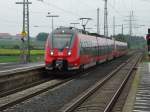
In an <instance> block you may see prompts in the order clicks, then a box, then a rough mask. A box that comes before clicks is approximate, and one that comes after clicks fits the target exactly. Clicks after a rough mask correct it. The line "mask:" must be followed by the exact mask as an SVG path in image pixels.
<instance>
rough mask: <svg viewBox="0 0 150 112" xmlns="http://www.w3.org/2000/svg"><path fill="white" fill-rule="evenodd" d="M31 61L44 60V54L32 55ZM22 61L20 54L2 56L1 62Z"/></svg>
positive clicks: (0, 57)
mask: <svg viewBox="0 0 150 112" xmlns="http://www.w3.org/2000/svg"><path fill="white" fill-rule="evenodd" d="M30 60H31V62H41V61H44V55H32V56H31V59H30ZM9 62H21V58H20V56H0V63H9Z"/></svg>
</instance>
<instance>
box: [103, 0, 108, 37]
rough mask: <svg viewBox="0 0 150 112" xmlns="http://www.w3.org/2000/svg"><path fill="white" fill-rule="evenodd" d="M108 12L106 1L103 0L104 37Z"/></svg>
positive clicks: (106, 34) (106, 33) (106, 30)
mask: <svg viewBox="0 0 150 112" xmlns="http://www.w3.org/2000/svg"><path fill="white" fill-rule="evenodd" d="M107 17H108V11H107V0H105V7H104V35H105V36H108V19H107Z"/></svg>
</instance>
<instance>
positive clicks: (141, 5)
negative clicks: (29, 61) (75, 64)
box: [0, 0, 150, 36]
mask: <svg viewBox="0 0 150 112" xmlns="http://www.w3.org/2000/svg"><path fill="white" fill-rule="evenodd" d="M20 1H23V0H1V1H0V14H1V16H0V33H6V32H8V33H11V34H17V33H20V32H21V31H22V5H16V4H15V2H20ZM29 1H31V2H32V5H30V32H31V36H36V35H37V34H38V33H39V32H50V31H51V19H50V18H47V17H46V16H47V12H51V14H55V15H59V16H60V17H59V18H55V20H54V25H55V27H57V26H70V23H71V22H80V21H79V18H80V17H90V18H92V19H93V20H91V21H89V23H88V25H87V27H88V28H92V29H90V30H91V31H92V32H94V31H96V26H95V25H96V17H97V16H96V9H97V8H100V25H101V34H103V18H104V16H103V15H104V13H103V12H104V1H103V0H43V2H41V1H38V0H29ZM132 10H133V12H134V20H135V21H134V22H133V24H134V26H135V27H137V26H139V25H145V26H142V27H140V28H134V29H133V33H134V35H145V34H146V33H147V29H148V27H150V1H149V0H108V23H109V35H112V31H113V30H112V23H113V16H115V18H116V25H121V24H124V33H125V34H128V33H129V28H128V27H129V25H128V24H129V22H128V21H127V20H128V19H129V17H128V16H129V14H130V11H132ZM34 26H39V27H34ZM77 27H78V28H81V25H78V26H77ZM117 33H121V27H119V26H118V27H116V34H117Z"/></svg>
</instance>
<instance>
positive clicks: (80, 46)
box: [45, 27, 127, 71]
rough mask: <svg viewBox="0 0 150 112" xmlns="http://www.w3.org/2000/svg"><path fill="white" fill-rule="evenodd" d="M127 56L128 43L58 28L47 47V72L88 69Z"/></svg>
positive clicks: (76, 30) (51, 35)
mask: <svg viewBox="0 0 150 112" xmlns="http://www.w3.org/2000/svg"><path fill="white" fill-rule="evenodd" d="M126 53H127V43H124V42H120V41H114V40H112V39H110V38H106V37H104V36H101V35H98V34H94V33H88V32H86V31H84V30H79V29H76V28H72V27H61V28H57V29H55V30H54V31H53V32H52V33H51V34H50V35H49V36H48V39H47V42H46V47H45V65H46V69H47V70H50V71H53V70H58V71H71V70H77V69H78V70H80V69H86V68H89V67H91V66H94V65H96V64H98V63H101V62H104V61H107V60H111V59H113V58H116V57H119V56H122V55H125V54H126Z"/></svg>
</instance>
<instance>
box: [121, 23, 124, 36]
mask: <svg viewBox="0 0 150 112" xmlns="http://www.w3.org/2000/svg"><path fill="white" fill-rule="evenodd" d="M121 29H122V35H123V30H124V27H123V24H122V28H121Z"/></svg>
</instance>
